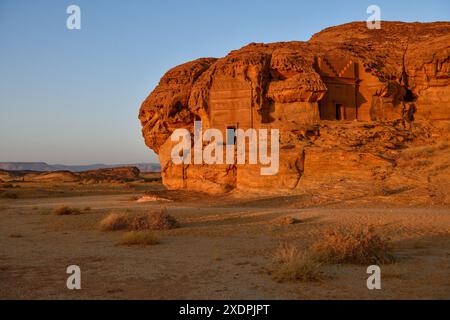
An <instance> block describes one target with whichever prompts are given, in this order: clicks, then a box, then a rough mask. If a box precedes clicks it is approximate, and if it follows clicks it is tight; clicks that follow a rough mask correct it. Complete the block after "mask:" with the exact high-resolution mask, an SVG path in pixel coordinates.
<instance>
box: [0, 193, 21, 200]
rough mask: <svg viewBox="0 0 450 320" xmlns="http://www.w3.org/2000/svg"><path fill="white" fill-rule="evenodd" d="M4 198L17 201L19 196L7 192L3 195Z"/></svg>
mask: <svg viewBox="0 0 450 320" xmlns="http://www.w3.org/2000/svg"><path fill="white" fill-rule="evenodd" d="M2 198H4V199H17V198H19V196H18V195H17V193H13V192H6V193H3V194H2Z"/></svg>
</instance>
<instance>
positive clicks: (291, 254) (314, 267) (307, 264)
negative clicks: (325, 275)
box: [271, 244, 321, 282]
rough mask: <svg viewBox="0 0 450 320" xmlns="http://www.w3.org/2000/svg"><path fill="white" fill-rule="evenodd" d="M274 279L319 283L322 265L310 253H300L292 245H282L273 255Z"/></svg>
mask: <svg viewBox="0 0 450 320" xmlns="http://www.w3.org/2000/svg"><path fill="white" fill-rule="evenodd" d="M273 259H274V268H273V270H272V272H271V274H272V277H273V278H274V279H275V280H276V281H279V282H286V281H317V280H319V279H320V277H321V274H320V266H321V264H320V263H319V262H317V261H316V260H315V259H314V256H313V255H311V253H310V252H308V251H299V250H298V249H297V247H295V246H293V245H291V244H281V245H280V246H279V247H278V249H277V250H276V251H275V253H274V255H273Z"/></svg>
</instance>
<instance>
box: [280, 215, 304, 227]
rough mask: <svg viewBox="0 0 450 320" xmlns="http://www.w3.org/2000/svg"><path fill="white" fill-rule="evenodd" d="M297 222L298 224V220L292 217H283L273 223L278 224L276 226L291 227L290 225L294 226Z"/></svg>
mask: <svg viewBox="0 0 450 320" xmlns="http://www.w3.org/2000/svg"><path fill="white" fill-rule="evenodd" d="M299 222H300V220H298V219H296V218H294V217H292V216H284V217H281V218H278V219H275V220H274V223H275V224H278V225H291V224H296V223H299Z"/></svg>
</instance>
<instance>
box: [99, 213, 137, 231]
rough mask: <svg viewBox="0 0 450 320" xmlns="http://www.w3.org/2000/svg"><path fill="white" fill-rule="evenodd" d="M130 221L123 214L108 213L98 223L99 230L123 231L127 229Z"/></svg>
mask: <svg viewBox="0 0 450 320" xmlns="http://www.w3.org/2000/svg"><path fill="white" fill-rule="evenodd" d="M129 221H130V219H129V217H128V215H127V214H125V213H110V214H108V215H107V216H106V217H105V218H103V220H102V221H100V230H102V231H117V230H125V229H128V227H129V223H130V222H129Z"/></svg>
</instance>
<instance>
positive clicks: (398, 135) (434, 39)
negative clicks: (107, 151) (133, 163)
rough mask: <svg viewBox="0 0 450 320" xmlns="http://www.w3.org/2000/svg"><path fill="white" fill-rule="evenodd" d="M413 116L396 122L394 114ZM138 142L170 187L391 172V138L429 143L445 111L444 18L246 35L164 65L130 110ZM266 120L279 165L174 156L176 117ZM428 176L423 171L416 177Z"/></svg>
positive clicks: (269, 185)
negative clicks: (273, 132)
mask: <svg viewBox="0 0 450 320" xmlns="http://www.w3.org/2000/svg"><path fill="white" fill-rule="evenodd" d="M405 114H407V115H408V117H409V118H408V119H411V120H412V118H414V120H415V121H416V124H417V126H415V127H414V129H411V128H408V129H405V128H404V126H403V125H402V123H403V122H402V121H403V120H404V118H405ZM139 119H140V121H141V124H142V134H143V137H144V139H145V143H146V144H147V146H148V147H149V148H151V149H153V150H154V151H155V152H156V153H157V154H158V156H159V159H160V163H161V167H162V168H161V175H162V179H163V183H164V184H165V185H166V186H167V187H168V188H169V189H191V190H201V191H207V192H211V193H223V192H228V191H232V190H256V191H258V190H266V191H277V192H288V191H294V192H295V191H301V190H307V189H308V188H311V186H312V185H314V184H315V185H317V186H318V187H321V186H323V185H324V184H325V183H326V184H329V185H335V184H336V183H338V182H339V181H344V180H345V181H350V182H353V183H359V185H363V186H364V185H370V183H369V182H374V181H375V179H381V178H383V179H388V178H389V177H390V175H392V174H393V173H395V172H396V170H398V169H396V163H395V158H396V157H397V156H398V154H399V152H400V150H402V149H405V148H408V147H409V146H412V145H414V144H415V143H424V144H426V143H433V140H432V139H431V138H430V137H432V136H433V135H435V137H438V136H439V135H440V134H442V133H439V130H437V129H436V128H435V127H433V126H431V125H432V124H436V123H437V122H439V121H448V120H450V22H434V23H403V22H382V28H381V29H380V30H376V29H375V30H370V29H368V28H367V26H366V23H365V22H352V23H348V24H343V25H340V26H336V27H331V28H327V29H325V30H323V31H321V32H319V33H317V34H315V35H314V36H313V37H312V38H311V39H310V40H309V41H307V42H301V41H293V42H279V43H270V44H263V43H251V44H249V45H247V46H245V47H243V48H241V49H239V50H234V51H231V52H230V53H229V54H228V55H227V56H225V57H223V58H219V59H216V58H201V59H197V60H194V61H191V62H187V63H184V64H182V65H179V66H177V67H175V68H173V69H171V70H169V71H168V72H167V73H166V74H165V75H164V76H163V77H162V78H161V80H160V82H159V84H158V86H157V87H156V88H155V89H154V90H153V91H152V92H151V94H150V95H149V96H148V97H147V98H146V99H145V101H144V102H143V103H142V105H141V108H140V111H139ZM194 120H201V121H202V123H203V128H204V129H207V128H217V129H220V130H222V132H223V134H224V133H225V130H226V129H227V128H241V129H248V128H255V129H258V128H269V129H270V128H277V129H279V130H280V147H281V152H280V171H279V173H278V174H277V175H276V176H261V175H260V174H259V172H260V168H259V167H258V165H241V166H236V165H188V164H182V165H175V164H173V163H172V161H171V158H170V152H171V149H172V146H173V145H174V142H171V141H170V135H171V134H172V132H173V131H174V130H175V129H177V128H186V129H189V130H191V131H192V128H193V122H194ZM424 183H425V184H426V183H427V182H426V181H425V182H424Z"/></svg>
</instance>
